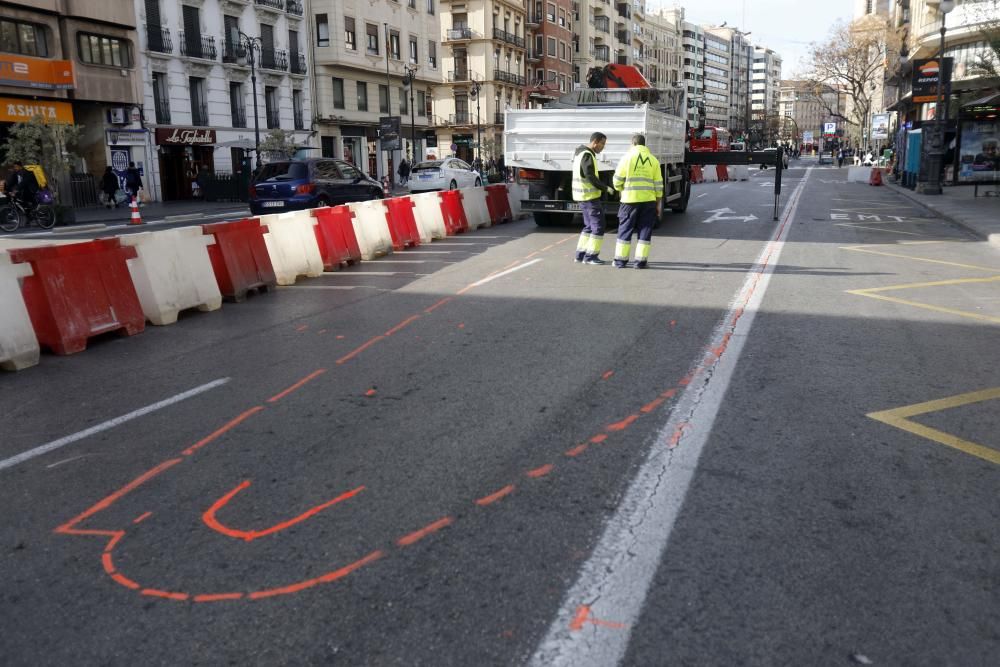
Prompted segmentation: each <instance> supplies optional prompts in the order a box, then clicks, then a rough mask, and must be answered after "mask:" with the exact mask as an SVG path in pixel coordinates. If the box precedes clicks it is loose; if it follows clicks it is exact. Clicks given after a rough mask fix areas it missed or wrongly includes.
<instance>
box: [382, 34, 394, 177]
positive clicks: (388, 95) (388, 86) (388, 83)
mask: <svg viewBox="0 0 1000 667" xmlns="http://www.w3.org/2000/svg"><path fill="white" fill-rule="evenodd" d="M382 25H383V26H385V106H386V111H387V112H388V114H389V117H390V118H391V117H392V79H391V78H389V23H388V22H385V23H383V24H382ZM382 150H383V151H385V152H386V153H389V154H388V155H386V157H385V170H386V172H388V173H387V174H386V179H387V180H388V181H389V192H390V193H391V192H392V188H393V187H394V186H395V175H394V174H393V170H392V169H391V168H390V163H391V159H390V158H391V155H392V153H391V152H390V151H386V150H385V147H383V148H382Z"/></svg>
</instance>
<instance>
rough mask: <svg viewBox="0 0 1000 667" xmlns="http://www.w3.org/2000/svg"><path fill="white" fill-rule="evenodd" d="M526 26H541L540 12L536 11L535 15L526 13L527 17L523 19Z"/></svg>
mask: <svg viewBox="0 0 1000 667" xmlns="http://www.w3.org/2000/svg"><path fill="white" fill-rule="evenodd" d="M525 20H526V21H527V23H528V25H541V24H542V12H540V11H538V12H535V13H531V12H528V17H527V18H526V19H525Z"/></svg>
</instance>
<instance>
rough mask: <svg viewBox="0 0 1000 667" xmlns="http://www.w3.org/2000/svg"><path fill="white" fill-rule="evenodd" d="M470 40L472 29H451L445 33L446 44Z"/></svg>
mask: <svg viewBox="0 0 1000 667" xmlns="http://www.w3.org/2000/svg"><path fill="white" fill-rule="evenodd" d="M465 39H472V28H452V29H450V30H449V31H448V33H447V39H445V41H446V42H457V41H461V40H465Z"/></svg>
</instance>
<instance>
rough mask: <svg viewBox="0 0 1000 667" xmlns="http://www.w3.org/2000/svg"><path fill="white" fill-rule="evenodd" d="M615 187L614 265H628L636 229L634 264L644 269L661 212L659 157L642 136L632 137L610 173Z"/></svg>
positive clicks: (618, 267)
mask: <svg viewBox="0 0 1000 667" xmlns="http://www.w3.org/2000/svg"><path fill="white" fill-rule="evenodd" d="M613 182H614V186H615V190H618V191H619V192H621V205H620V206H619V207H618V242H617V243H616V244H615V268H616V269H624V268H625V267H626V266H628V260H629V252H630V250H631V246H632V234H633V232H638V235H639V240H638V242H636V245H635V268H637V269H645V268H646V262H647V261H648V260H649V243H650V240H651V239H652V238H653V225H654V224H656V220H657V218H659V217H660V214H661V213H662V200H663V174H662V173H661V171H660V161H659V160H657V159H656V157H654V156H653V154H652V153H650V152H649V149H648V148H646V137H645V136H644V135H642V134H636V135H633V137H632V148H630V149H629V150H628V152H627V153H625V155H624V156H623V157H622V159H621V161H620V162H619V163H618V169H616V170H615V176H614V180H613Z"/></svg>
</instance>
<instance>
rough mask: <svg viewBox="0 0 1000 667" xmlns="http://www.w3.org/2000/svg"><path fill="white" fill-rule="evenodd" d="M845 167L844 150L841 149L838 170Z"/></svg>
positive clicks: (838, 153)
mask: <svg viewBox="0 0 1000 667" xmlns="http://www.w3.org/2000/svg"><path fill="white" fill-rule="evenodd" d="M843 166H844V149H843V148H841V149H840V150H839V151H837V169H840V168H841V167H843Z"/></svg>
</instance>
